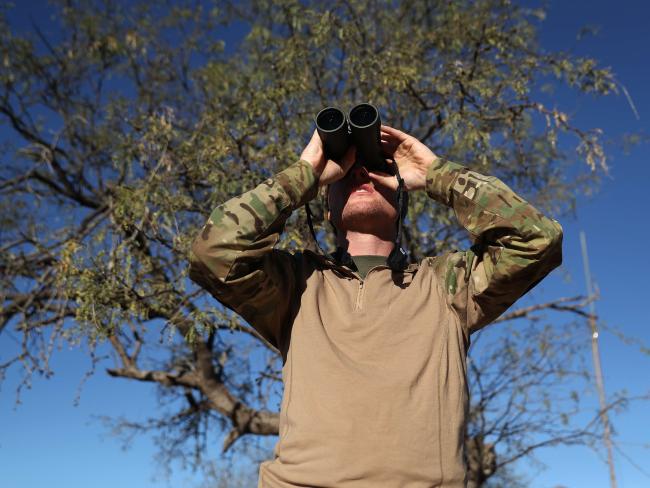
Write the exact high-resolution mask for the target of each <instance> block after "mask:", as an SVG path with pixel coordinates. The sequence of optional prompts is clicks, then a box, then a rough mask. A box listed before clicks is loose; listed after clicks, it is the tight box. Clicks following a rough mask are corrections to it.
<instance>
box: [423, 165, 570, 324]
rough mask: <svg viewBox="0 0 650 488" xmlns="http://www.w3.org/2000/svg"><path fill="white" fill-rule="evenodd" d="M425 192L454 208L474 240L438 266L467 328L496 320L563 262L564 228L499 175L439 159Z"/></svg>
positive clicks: (429, 173) (428, 176)
mask: <svg viewBox="0 0 650 488" xmlns="http://www.w3.org/2000/svg"><path fill="white" fill-rule="evenodd" d="M426 191H427V194H428V195H429V196H430V197H431V198H433V199H434V200H436V201H438V202H440V203H442V204H443V205H447V206H449V207H452V208H453V209H454V212H455V214H456V217H457V218H458V222H459V223H460V224H461V225H462V226H463V227H465V229H467V231H468V232H469V233H470V235H471V236H472V238H473V240H474V243H475V244H474V245H473V246H472V247H471V248H470V249H469V250H467V251H463V252H457V253H452V254H451V255H449V256H448V257H447V259H446V260H445V262H441V263H438V265H437V266H438V268H437V269H438V272H439V276H440V279H441V280H442V281H443V282H444V283H445V286H446V289H447V292H448V293H449V294H450V295H453V296H454V299H453V303H454V305H455V306H456V308H457V309H458V311H459V312H460V313H462V314H463V315H464V316H465V321H466V326H467V328H468V329H469V331H475V330H478V329H479V328H481V327H483V326H485V325H487V324H489V323H490V322H491V321H493V320H494V319H496V318H497V317H498V316H499V315H501V313H502V312H503V311H505V310H506V309H507V308H508V307H509V306H510V305H512V304H513V303H514V302H515V301H516V300H517V299H518V298H519V297H521V296H522V295H523V294H524V293H526V292H527V291H528V290H530V289H531V288H532V287H534V286H535V285H536V284H537V283H538V282H539V281H540V280H541V279H542V278H543V277H544V276H546V275H547V274H548V273H549V272H550V271H551V270H553V269H554V268H556V267H557V266H559V265H560V264H561V262H562V226H561V225H560V224H559V222H557V221H556V220H553V219H550V218H548V217H546V216H545V215H543V214H542V213H540V212H539V211H538V210H536V209H535V207H533V206H532V205H530V204H529V203H527V202H526V201H525V200H523V199H522V198H521V197H520V196H518V195H517V194H516V193H515V192H513V191H512V190H511V189H510V188H509V187H508V186H507V185H505V184H504V183H503V182H502V181H501V180H499V179H498V178H496V177H494V176H484V175H482V174H480V173H476V172H474V171H470V170H469V169H468V168H466V167H464V166H461V165H460V164H457V163H453V162H451V161H447V160H445V159H443V158H440V159H438V160H437V162H436V163H435V164H434V165H433V166H432V167H431V168H430V169H429V171H428V173H427V182H426Z"/></svg>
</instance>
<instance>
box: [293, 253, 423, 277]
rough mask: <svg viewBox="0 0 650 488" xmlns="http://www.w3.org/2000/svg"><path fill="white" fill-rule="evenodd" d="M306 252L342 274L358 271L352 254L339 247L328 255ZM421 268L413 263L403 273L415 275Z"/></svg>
mask: <svg viewBox="0 0 650 488" xmlns="http://www.w3.org/2000/svg"><path fill="white" fill-rule="evenodd" d="M304 252H305V253H309V254H310V255H312V256H313V257H315V258H316V259H317V261H319V262H320V263H321V264H323V265H325V266H327V267H329V268H332V269H336V270H338V271H340V272H342V273H345V274H350V272H351V271H358V269H357V266H356V265H355V264H354V260H353V259H352V256H350V253H348V252H347V251H346V250H345V249H343V248H341V247H337V248H336V251H334V252H333V253H331V254H328V255H323V254H320V253H316V252H314V251H311V250H309V249H305V251H304ZM419 267H420V266H419V264H418V263H411V264H409V265H407V266H406V268H404V270H403V271H402V272H403V273H409V274H411V273H415V272H416V271H417V270H418V269H419Z"/></svg>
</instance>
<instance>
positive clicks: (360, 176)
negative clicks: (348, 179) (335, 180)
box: [350, 163, 370, 181]
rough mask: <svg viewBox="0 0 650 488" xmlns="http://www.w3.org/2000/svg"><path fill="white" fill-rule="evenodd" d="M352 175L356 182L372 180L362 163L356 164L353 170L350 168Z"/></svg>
mask: <svg viewBox="0 0 650 488" xmlns="http://www.w3.org/2000/svg"><path fill="white" fill-rule="evenodd" d="M350 173H351V175H350V176H352V179H353V180H354V181H367V180H369V179H370V177H369V176H368V170H367V169H366V167H365V166H363V165H362V164H360V163H355V164H354V166H352V168H350Z"/></svg>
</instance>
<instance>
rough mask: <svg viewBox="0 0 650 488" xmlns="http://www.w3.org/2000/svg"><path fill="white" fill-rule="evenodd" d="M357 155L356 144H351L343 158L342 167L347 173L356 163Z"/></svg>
mask: <svg viewBox="0 0 650 488" xmlns="http://www.w3.org/2000/svg"><path fill="white" fill-rule="evenodd" d="M356 156H357V148H356V146H354V145H350V147H348V150H347V151H346V152H345V155H344V156H343V159H341V168H342V169H343V172H344V173H347V172H348V171H349V170H350V168H351V167H352V166H353V165H354V161H355V160H356Z"/></svg>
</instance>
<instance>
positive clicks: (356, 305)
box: [354, 264, 388, 310]
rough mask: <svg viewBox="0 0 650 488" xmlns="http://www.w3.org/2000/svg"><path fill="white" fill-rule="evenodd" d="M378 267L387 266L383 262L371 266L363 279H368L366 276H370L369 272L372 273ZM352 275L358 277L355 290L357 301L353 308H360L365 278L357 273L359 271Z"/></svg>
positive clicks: (361, 306)
mask: <svg viewBox="0 0 650 488" xmlns="http://www.w3.org/2000/svg"><path fill="white" fill-rule="evenodd" d="M378 268H388V266H387V265H385V264H379V265H377V266H373V267H372V268H370V269H369V270H368V272H367V273H366V278H365V280H367V279H368V276H370V273H372V272H373V271H374V270H375V269H378ZM354 276H356V277H357V278H359V288H358V290H357V302H356V303H355V305H354V310H361V309H362V308H363V289H364V284H365V280H364V279H362V278H361V275H359V273H354Z"/></svg>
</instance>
